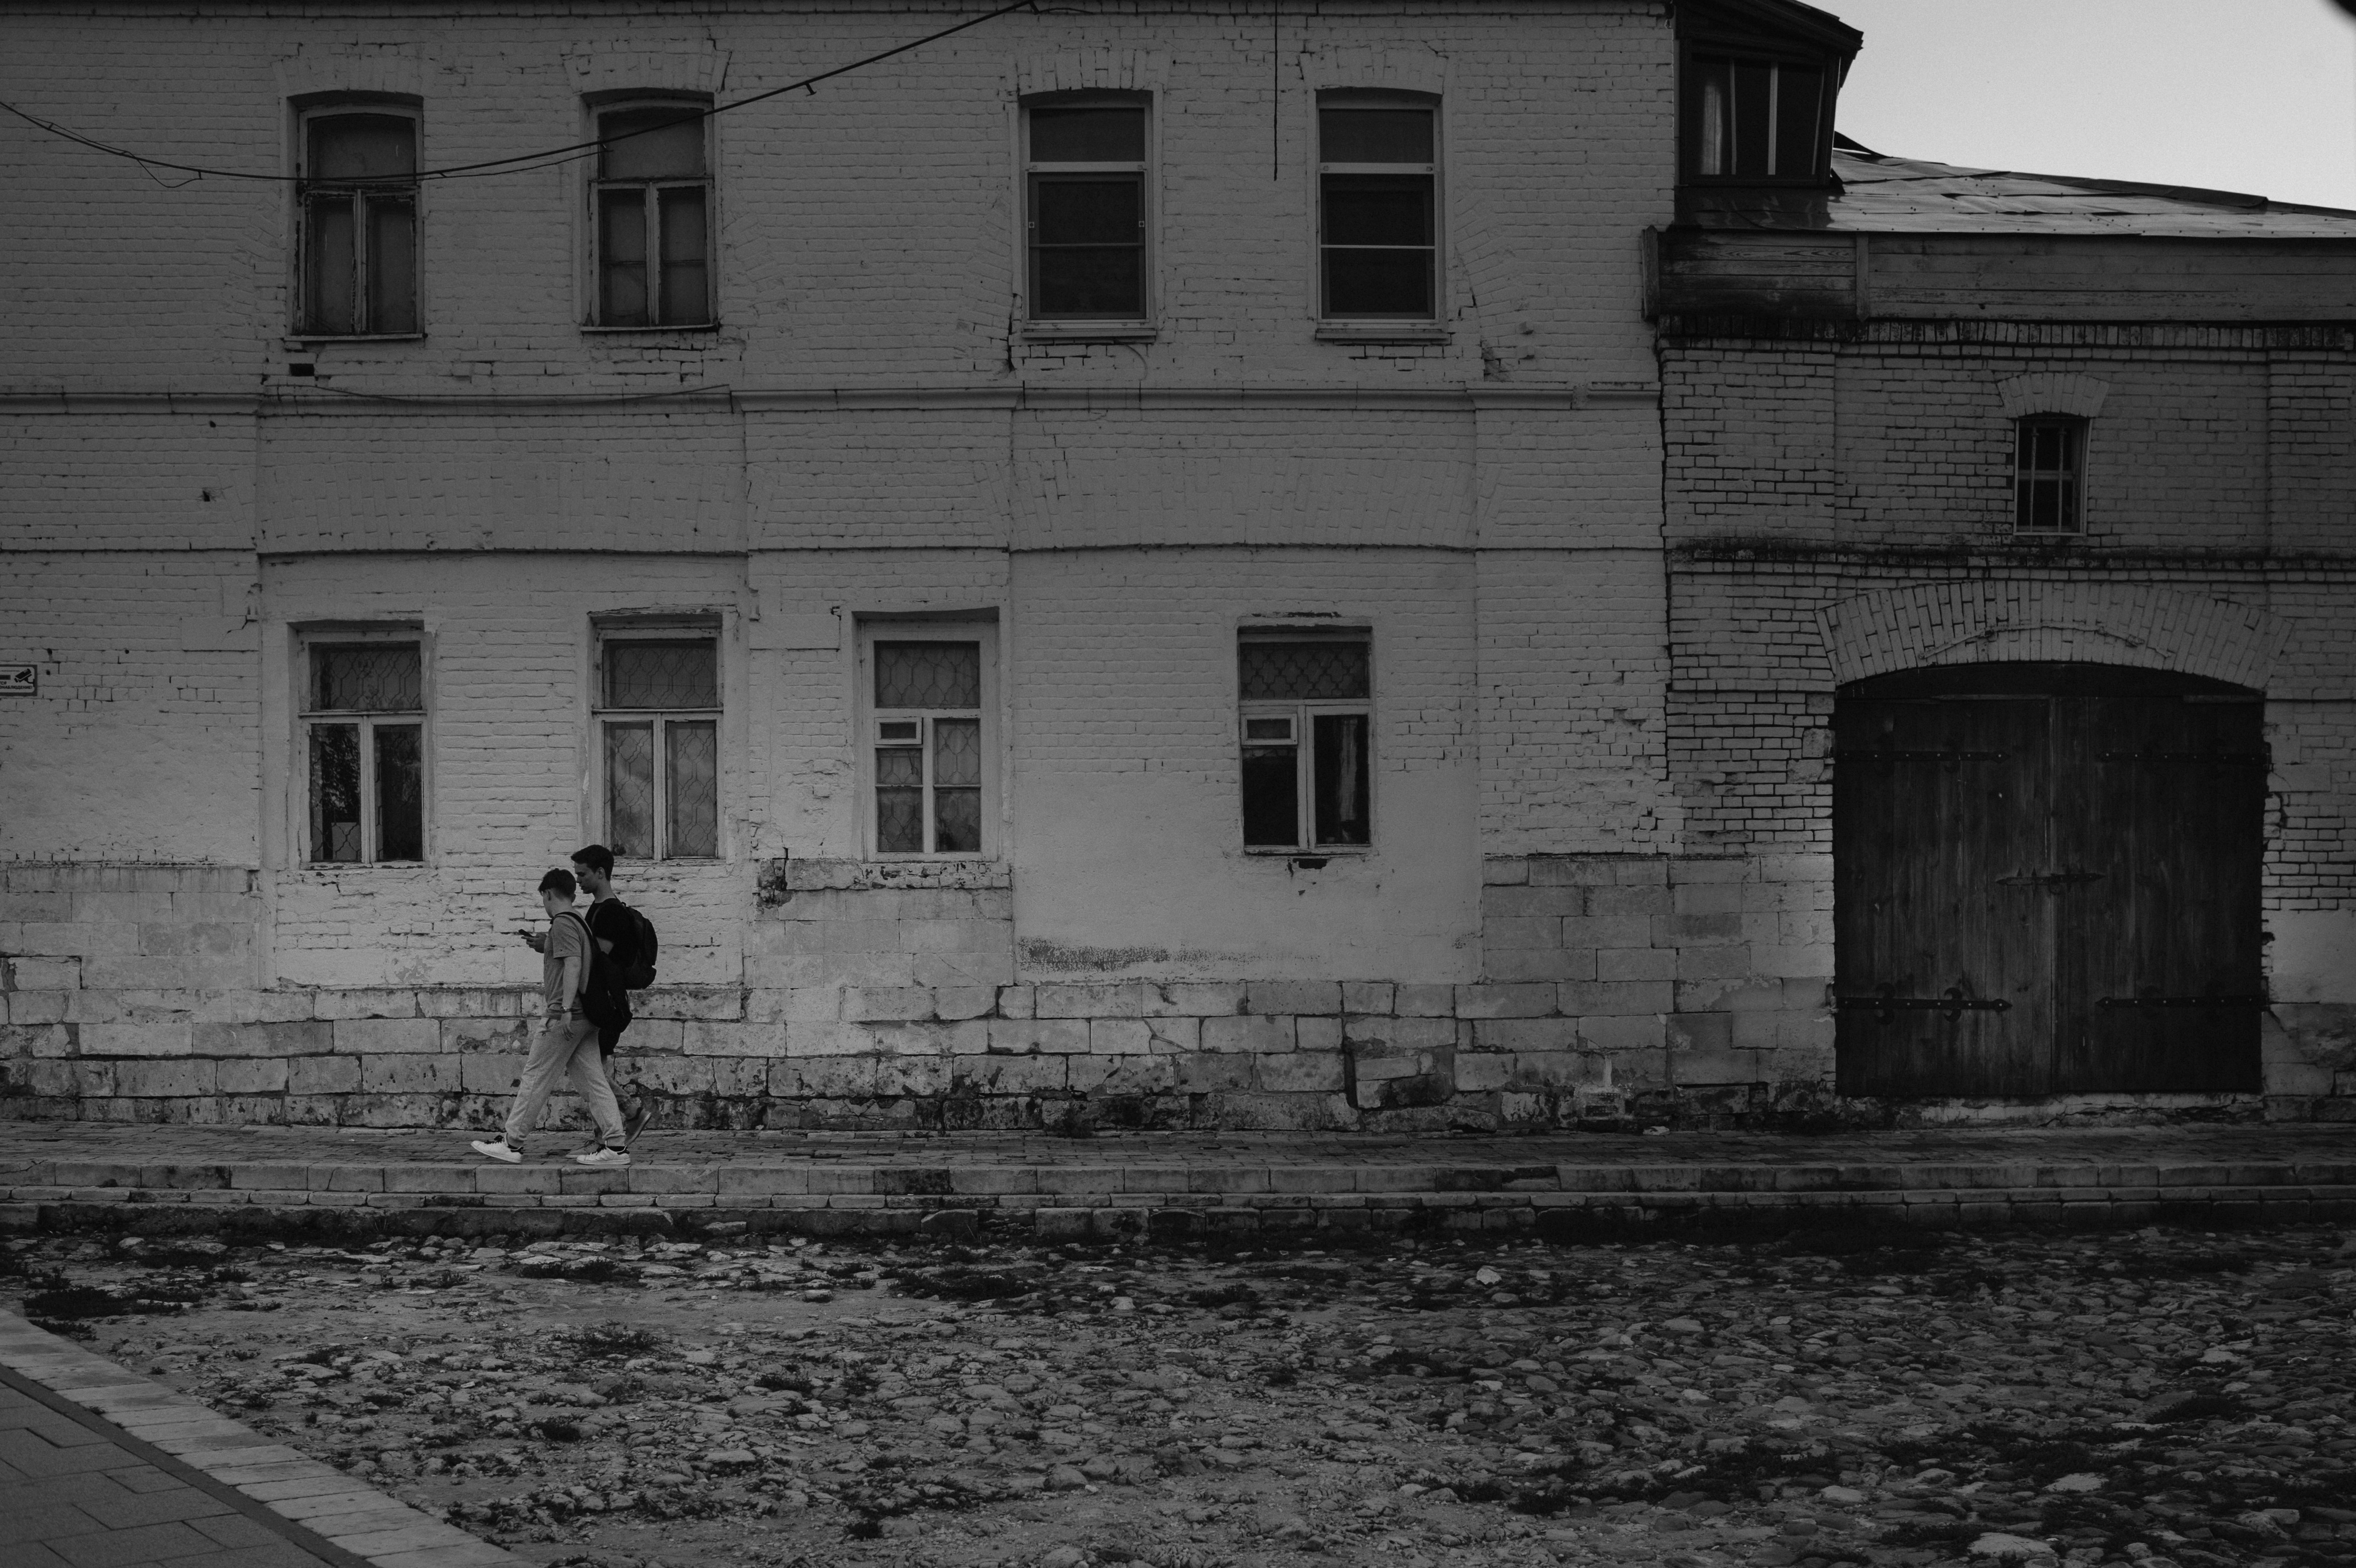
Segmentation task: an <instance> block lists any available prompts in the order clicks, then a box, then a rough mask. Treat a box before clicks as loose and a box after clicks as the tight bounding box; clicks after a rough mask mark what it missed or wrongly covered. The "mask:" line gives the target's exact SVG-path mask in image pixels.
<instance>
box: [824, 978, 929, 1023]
mask: <svg viewBox="0 0 2356 1568" xmlns="http://www.w3.org/2000/svg"><path fill="white" fill-rule="evenodd" d="M841 1006H842V1011H841V1017H842V1019H843V1021H844V1022H845V1023H864V1022H870V1021H874V1020H884V1021H891V1022H903V1021H909V1020H925V1019H930V1018H932V1017H933V1016H935V1013H934V1002H933V993H932V992H931V991H929V990H927V989H926V988H925V987H924V986H921V985H875V986H854V987H852V988H851V989H850V990H848V991H845V992H844V993H842V998H841Z"/></svg>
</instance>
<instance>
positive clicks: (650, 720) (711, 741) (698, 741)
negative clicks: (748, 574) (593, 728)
mask: <svg viewBox="0 0 2356 1568" xmlns="http://www.w3.org/2000/svg"><path fill="white" fill-rule="evenodd" d="M720 706H721V703H720V639H718V638H717V637H695V636H680V635H679V634H678V633H676V632H659V631H647V632H634V631H630V630H627V629H609V630H608V631H606V632H605V634H604V635H603V636H601V637H600V639H599V641H598V703H597V707H598V714H599V717H598V727H599V733H600V736H601V746H602V754H603V774H604V784H605V843H607V844H608V845H610V846H611V847H612V849H613V851H614V853H615V854H624V855H636V856H639V857H642V858H645V859H648V860H708V859H712V858H716V857H717V856H718V855H719V854H720Z"/></svg>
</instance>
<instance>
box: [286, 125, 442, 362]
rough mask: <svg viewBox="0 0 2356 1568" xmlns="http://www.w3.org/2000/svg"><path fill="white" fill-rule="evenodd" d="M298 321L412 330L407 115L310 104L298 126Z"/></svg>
mask: <svg viewBox="0 0 2356 1568" xmlns="http://www.w3.org/2000/svg"><path fill="white" fill-rule="evenodd" d="M301 147H302V151H301V159H302V163H301V168H300V171H299V172H300V176H301V184H300V186H299V187H298V188H299V189H300V191H301V193H302V204H303V231H302V246H303V255H302V301H301V309H300V311H299V314H300V316H301V318H302V330H303V331H304V332H305V333H308V334H311V335H314V336H317V337H323V338H401V337H409V336H412V335H413V334H414V333H415V332H416V331H417V319H418V313H417V116H416V114H415V113H414V112H413V111H408V110H402V109H398V108H389V107H377V106H371V107H369V109H367V110H366V111H354V110H325V109H322V110H313V111H310V112H308V113H305V115H304V117H303V121H302V131H301Z"/></svg>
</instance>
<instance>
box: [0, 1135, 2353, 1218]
mask: <svg viewBox="0 0 2356 1568" xmlns="http://www.w3.org/2000/svg"><path fill="white" fill-rule="evenodd" d="M468 1137H469V1134H468V1133H464V1132H452V1131H424V1132H420V1131H395V1132H384V1131H374V1130H361V1129H348V1128H287V1127H246V1128H219V1127H187V1126H144V1125H143V1126H123V1125H119V1124H110V1123H94V1122H0V1228H6V1227H13V1228H16V1229H19V1230H26V1229H64V1228H71V1227H75V1226H81V1225H93V1224H95V1225H104V1226H112V1225H121V1224H123V1223H126V1221H125V1220H124V1219H123V1217H122V1212H121V1211H122V1210H123V1208H125V1207H129V1208H142V1209H144V1210H145V1212H143V1213H142V1215H141V1217H140V1219H141V1222H143V1223H146V1224H148V1225H149V1226H150V1228H153V1229H190V1230H202V1229H207V1228H218V1227H219V1226H220V1225H221V1224H222V1223H225V1222H235V1223H260V1222H262V1221H263V1219H264V1218H265V1216H284V1215H286V1214H288V1213H290V1212H294V1213H305V1214H307V1215H308V1216H309V1218H310V1219H311V1221H313V1222H314V1223H316V1222H319V1221H321V1220H323V1219H328V1218H330V1217H328V1216H325V1215H322V1214H321V1212H320V1211H321V1210H323V1209H326V1210H342V1211H345V1220H346V1222H352V1223H356V1222H360V1221H362V1220H363V1219H364V1220H365V1225H377V1226H381V1225H390V1224H397V1225H398V1226H399V1227H400V1228H402V1229H403V1230H426V1229H432V1230H455V1231H463V1232H467V1233H478V1234H479V1233H486V1232H489V1231H493V1230H514V1231H523V1232H530V1233H539V1234H552V1233H555V1232H557V1231H560V1230H562V1231H580V1230H669V1229H671V1228H672V1227H673V1226H674V1225H678V1226H682V1227H687V1228H695V1227H698V1226H701V1225H708V1224H712V1223H727V1222H733V1221H737V1220H743V1221H745V1222H746V1223H748V1224H750V1225H751V1226H753V1227H754V1228H755V1229H761V1230H824V1231H845V1230H874V1231H907V1230H915V1229H916V1228H918V1227H919V1226H920V1225H922V1224H924V1223H925V1222H926V1219H927V1218H928V1217H936V1216H937V1217H942V1218H943V1219H949V1220H953V1221H954V1222H955V1223H956V1224H958V1225H970V1224H972V1223H977V1222H979V1221H980V1220H982V1219H994V1220H995V1221H996V1222H999V1223H1012V1224H1015V1225H1018V1226H1029V1227H1033V1228H1035V1229H1036V1230H1038V1231H1039V1232H1040V1233H1042V1234H1045V1235H1066V1236H1076V1235H1087V1234H1099V1235H1108V1234H1109V1235H1118V1234H1128V1233H1132V1232H1135V1231H1137V1230H1163V1229H1167V1230H1170V1231H1171V1232H1172V1233H1189V1232H1194V1231H1200V1230H1225V1231H1237V1230H1255V1229H1262V1228H1276V1227H1280V1226H1281V1227H1298V1226H1304V1225H1313V1226H1336V1227H1339V1226H1362V1227H1377V1228H1380V1227H1387V1226H1396V1225H1399V1224H1404V1223H1408V1222H1409V1221H1410V1220H1414V1221H1417V1222H1422V1223H1431V1222H1440V1223H1445V1224H1449V1225H1454V1226H1459V1227H1465V1228H1479V1229H1507V1228H1512V1227H1515V1226H1530V1225H1553V1226H1557V1227H1562V1226H1571V1227H1576V1225H1578V1224H1579V1223H1580V1222H1581V1221H1582V1220H1595V1221H1598V1222H1602V1223H1610V1224H1619V1223H1624V1222H1627V1221H1631V1220H1636V1219H1666V1218H1673V1217H1683V1218H1692V1217H1695V1216H1697V1215H1707V1216H1714V1217H1717V1218H1727V1217H1734V1218H1738V1219H1739V1218H1741V1217H1743V1216H1746V1215H1748V1216H1756V1215H1760V1214H1763V1213H1770V1212H1772V1211H1799V1210H1815V1211H1818V1212H1819V1213H1821V1212H1822V1211H1826V1210H1830V1211H1834V1212H1835V1213H1837V1214H1840V1215H1843V1216H1846V1215H1847V1214H1848V1213H1850V1212H1851V1211H1858V1210H1879V1211H1881V1213H1882V1214H1883V1215H1884V1216H1886V1217H1889V1218H1902V1219H1906V1220H1907V1221H1909V1222H1911V1223H1921V1224H1928V1225H1945V1226H1953V1225H2005V1224H2017V1223H2046V1222H2051V1223H2061V1224H2089V1225H2104V1224H2111V1225H2115V1224H2141V1223H2149V1222H2153V1221H2155V1220H2161V1219H2168V1220H2176V1221H2192V1220H2196V1219H2204V1218H2205V1219H2213V1220H2217V1221H2220V1222H2247V1221H2255V1220H2264V1221H2306V1220H2340V1219H2356V1126H2338V1125H2317V1124H2311V1123H2308V1124H2295V1125H2271V1126H2270V1125H2264V1124H2259V1125H2231V1126H2207V1125H2183V1126H2169V1127H2149V1128H2098V1129H2069V1130H2046V1129H1999V1128H1958V1129H1943V1130H1937V1131H1920V1132H1906V1133H1839V1134H1832V1135H1821V1136H1811V1135H1797V1134H1790V1133H1666V1134H1662V1135H1657V1136H1644V1135H1637V1134H1617V1133H1547V1134H1537V1135H1527V1136H1489V1135H1482V1136H1472V1135H1447V1134H1430V1135H1421V1136H1410V1135H1399V1136H1373V1135H1366V1134H1355V1133H1353V1134H1315V1133H1112V1134H1104V1135H1099V1136H1097V1137H1094V1138H1086V1139H1073V1138H1056V1137H1050V1136H1044V1135H1033V1136H1028V1137H1021V1136H1011V1135H1005V1134H960V1133H935V1134H922V1133H909V1134H901V1135H898V1136H885V1135H876V1134H826V1133H725V1132H680V1133H651V1134H649V1135H648V1136H646V1137H644V1138H642V1139H640V1140H639V1143H638V1144H637V1146H636V1149H635V1151H634V1153H635V1155H636V1163H635V1164H634V1165H632V1166H631V1167H630V1168H628V1169H626V1170H592V1169H586V1168H584V1167H582V1166H580V1165H574V1164H573V1163H572V1161H571V1160H570V1159H568V1158H566V1157H565V1150H566V1148H567V1147H568V1146H569V1145H571V1144H573V1143H574V1138H573V1135H571V1134H566V1133H552V1134H549V1135H547V1136H545V1137H543V1138H541V1139H540V1140H538V1141H536V1142H535V1143H534V1144H532V1145H531V1147H532V1151H533V1156H534V1157H533V1158H531V1159H530V1160H528V1161H527V1162H526V1163H524V1164H523V1165H500V1164H496V1163H494V1162H491V1161H487V1160H482V1159H479V1158H477V1157H475V1156H474V1155H472V1153H471V1151H470V1150H468V1148H467V1147H466V1142H467V1139H468ZM162 1208H171V1209H173V1210H175V1211H176V1212H174V1213H172V1214H170V1215H168V1216H166V1215H160V1214H157V1213H156V1212H155V1210H157V1209H162ZM240 1211H242V1212H240ZM363 1228H365V1226H364V1227H363Z"/></svg>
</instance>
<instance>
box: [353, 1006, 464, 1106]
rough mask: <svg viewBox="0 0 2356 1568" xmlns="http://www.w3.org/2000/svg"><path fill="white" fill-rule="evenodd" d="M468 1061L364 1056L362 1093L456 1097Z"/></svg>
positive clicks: (462, 1058) (444, 1058) (458, 1057)
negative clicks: (465, 1063) (446, 1095)
mask: <svg viewBox="0 0 2356 1568" xmlns="http://www.w3.org/2000/svg"><path fill="white" fill-rule="evenodd" d="M419 1022H421V1023H424V1022H430V1020H425V1019H421V1020H419ZM465 1060H466V1058H464V1057H463V1056H457V1055H450V1056H439V1055H437V1056H365V1057H362V1058H360V1090H361V1092H363V1093H367V1094H450V1093H455V1092H456V1091H457V1090H458V1089H459V1088H460V1085H461V1068H460V1064H462V1063H463V1062H464V1061H465Z"/></svg>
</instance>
